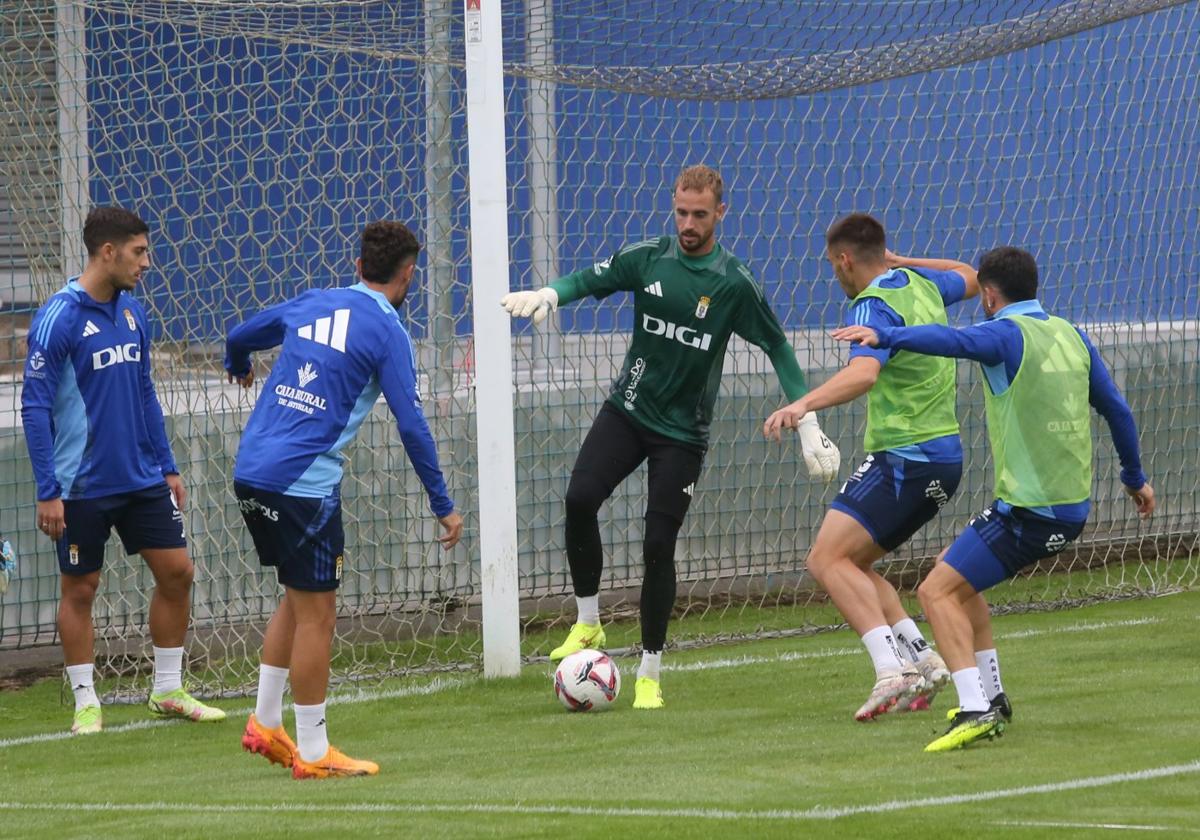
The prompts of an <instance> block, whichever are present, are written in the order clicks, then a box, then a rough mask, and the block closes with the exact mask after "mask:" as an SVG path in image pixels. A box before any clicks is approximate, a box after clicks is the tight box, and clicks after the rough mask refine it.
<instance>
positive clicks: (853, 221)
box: [825, 213, 887, 259]
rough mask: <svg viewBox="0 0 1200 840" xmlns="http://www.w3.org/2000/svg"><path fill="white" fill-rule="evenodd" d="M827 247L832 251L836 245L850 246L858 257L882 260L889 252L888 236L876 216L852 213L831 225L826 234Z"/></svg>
mask: <svg viewBox="0 0 1200 840" xmlns="http://www.w3.org/2000/svg"><path fill="white" fill-rule="evenodd" d="M825 245H826V246H828V247H829V249H830V250H832V249H833V247H834V246H835V245H843V246H848V247H849V248H850V249H851V250H852V251H854V253H855V255H856V256H858V257H865V258H868V259H882V258H883V253H884V251H886V250H887V234H885V233H884V231H883V225H882V224H881V223H880V222H879V220H878V219H876V218H875V217H874V216H870V215H868V214H866V213H851V214H850V215H849V216H845V217H843V218H841V219H838V220H837V221H836V222H834V223H833V224H832V225H830V227H829V230H828V231H826V232H825Z"/></svg>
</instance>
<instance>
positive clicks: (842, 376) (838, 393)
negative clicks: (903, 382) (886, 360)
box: [763, 356, 882, 440]
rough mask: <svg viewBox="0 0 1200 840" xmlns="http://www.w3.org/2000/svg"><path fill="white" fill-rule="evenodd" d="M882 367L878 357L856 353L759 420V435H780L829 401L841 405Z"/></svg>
mask: <svg viewBox="0 0 1200 840" xmlns="http://www.w3.org/2000/svg"><path fill="white" fill-rule="evenodd" d="M880 370H882V367H881V366H880V364H879V361H878V360H876V359H873V358H871V357H869V356H856V357H855V358H853V359H851V360H850V361H849V362H848V363H847V364H846V366H845V367H844V368H842V369H841V370H839V371H838V372H837V373H835V374H834V375H833V376H831V377H830V378H829V380H828V381H827V382H825V383H823V384H821V385H818V386H817V387H816V388H814V389H813V390H811V391H809V392H808V393H807V394H805V395H804V396H803V397H801V398H800V399H798V400H796V401H795V402H793V403H791V404H790V405H786V406H784V407H783V408H781V409H779V410H778V411H776V412H775V413H774V414H772V415H771V416H770V417H768V418H767V422H766V423H764V424H763V436H764V437H773V438H775V440H781V439H782V430H783V429H795V428H796V427H797V426H799V424H800V419H801V418H802V417H804V415H805V414H807V413H808V412H810V411H819V410H820V409H822V408H828V407H829V406H831V405H841V404H842V403H848V402H851V401H852V400H856V399H858V398H859V397H861V396H862V395H863V394H865V393H867V391H870V390H871V387H872V386H873V385H874V384H875V380H876V379H878V378H879V371H880Z"/></svg>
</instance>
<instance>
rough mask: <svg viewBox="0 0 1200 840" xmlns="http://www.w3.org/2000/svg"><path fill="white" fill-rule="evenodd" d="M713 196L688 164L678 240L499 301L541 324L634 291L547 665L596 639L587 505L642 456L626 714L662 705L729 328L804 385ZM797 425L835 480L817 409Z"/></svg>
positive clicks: (578, 492)
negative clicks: (683, 544)
mask: <svg viewBox="0 0 1200 840" xmlns="http://www.w3.org/2000/svg"><path fill="white" fill-rule="evenodd" d="M722 194H723V184H722V181H721V176H720V175H719V174H717V172H715V171H714V170H712V169H711V168H709V167H707V166H692V167H689V168H688V169H685V170H684V171H683V173H682V174H681V175H680V176H679V178H678V179H677V180H676V181H675V186H674V213H675V227H676V229H677V232H678V235H677V236H674V237H672V236H662V237H657V238H655V239H648V240H646V241H645V242H639V243H637V244H633V245H628V246H626V247H624V248H622V249H621V250H620V251H618V252H617V253H616V254H615V255H614V256H613V257H612V258H611V259H608V260H605V261H604V262H600V263H596V264H595V265H594V266H591V267H589V268H586V269H584V270H582V271H577V272H575V273H574V274H569V275H567V276H566V277H562V278H560V279H558V280H556V281H554V282H553V283H552V284H551V285H549V286H547V287H545V288H543V289H539V290H537V291H527V292H513V293H511V294H508V295H505V296H504V299H503V300H502V301H501V305H503V306H504V308H505V309H506V310H508V312H509V313H510V314H511V315H512V316H513V317H515V318H527V317H532V318H533V320H534V323H538V322H540V321H541V320H542V319H544V318H545V317H546V315H548V314H549V313H550V312H552V311H554V310H555V309H556V308H557V307H558V305H559V304H563V303H569V302H571V301H574V300H579V299H580V298H583V297H586V296H587V295H592V296H594V297H596V298H604V297H607V296H608V295H610V294H612V293H613V292H618V291H626V292H632V293H633V303H634V328H633V329H634V331H633V340H632V342H631V343H630V345H629V352H628V353H627V354H626V356H625V362H624V365H623V366H622V368H621V374H620V376H619V377H618V378H617V380H616V382H615V383H614V384H613V387H612V392H611V393H610V394H609V397H608V399H607V401H605V403H604V405H603V406H602V407H601V408H600V411H599V413H598V414H597V415H596V419H595V422H594V423H593V424H592V428H591V430H590V431H589V432H588V434H587V437H586V439H585V440H584V442H583V447H582V448H581V449H580V451H579V456H578V458H577V459H576V461H575V467H574V469H573V470H572V471H571V481H570V484H569V486H568V488H567V497H566V543H567V561H568V563H569V564H570V567H571V580H572V583H573V584H574V589H575V601H576V605H577V607H578V617H577V620H576V623H575V625H574V626H573V627H572V628H571V632H570V635H568V636H567V639H566V641H565V642H564V643H563V644H562V645H560V646H559V647H557V648H555V649H554V650H553V651H552V652H551V653H550V659H551V660H553V661H557V660H560V659H562V658H564V657H566V656H568V655H569V654H572V653H575V652H576V651H579V650H582V649H584V648H598V647H601V646H603V644H604V642H605V637H604V630H603V628H602V626H601V624H600V608H599V603H598V592H599V590H600V572H601V568H602V566H603V552H602V547H601V543H600V525H599V521H598V519H597V512H598V511H599V509H600V506H601V505H602V504H603V503H604V502H605V500H606V499H608V497H609V496H611V495H612V493H613V490H615V489H616V487H617V485H618V484H620V483H621V482H622V481H623V480H624V479H625V478H626V476H628V475H629V474H630V473H632V472H633V471H634V470H635V469H637V467H638V466H639V465H640V464H641V463H642V462H643V461H648V462H649V475H648V478H649V482H648V491H647V495H648V499H647V505H646V527H645V537H644V541H643V544H642V554H643V559H644V562H645V576H644V578H643V582H642V597H641V622H642V650H643V653H642V664H641V667H640V668H639V669H638V679H637V682H636V684H635V697H634V703H633V705H634V708H636V709H657V708H661V707H662V705H663V700H662V690H661V687H660V682H659V672H660V664H661V660H662V650H663V646H664V644H665V642H666V637H667V622H668V620H669V619H670V616H671V609H672V607H673V606H674V603H675V539H676V537H677V535H678V534H679V529H680V526H681V525H682V524H683V518H684V515H685V514H686V513H687V509H688V506H689V505H690V504H691V501H692V495H693V493H694V492H695V488H696V480H697V479H698V478H699V477H700V467H701V464H702V463H703V461H704V453H705V450H706V449H707V447H708V434H709V425H710V423H711V421H712V411H713V403H714V402H715V401H716V398H717V390H718V388H719V386H720V382H721V369H722V365H723V363H724V357H725V346H726V344H727V343H728V341H729V337H730V336H731V335H733V334H734V333H737V334H738V335H739V336H741V337H742V338H744V339H745V340H746V341H748V342H750V343H752V344H756V345H758V346H759V347H760V348H762V350H763V351H764V352H765V353H766V354H767V356H768V358H769V359H770V360H771V364H772V365H773V366H774V368H775V372H776V375H777V376H778V377H779V382H780V384H781V385H782V387H783V391H784V393H785V394H786V395H787V398H788V399H789V400H795V399H798V398H799V397H801V396H802V395H803V394H804V393H805V390H806V389H805V385H804V375H803V374H802V373H801V372H800V367H799V365H798V364H797V363H796V355H795V352H794V351H793V350H792V347H791V345H790V344H789V343H788V340H787V337H786V336H785V335H784V332H783V328H782V327H781V326H780V324H779V320H778V319H777V318H776V317H775V315H774V313H773V312H772V311H771V308H770V306H769V305H768V304H767V301H766V300H765V298H764V297H763V293H762V290H761V289H759V287H758V285H757V283H755V281H754V277H753V275H751V273H750V270H749V269H748V268H746V266H745V265H744V264H742V262H741V261H739V260H738V259H737V258H736V257H735V256H733V254H731V253H729V251H727V250H726V249H724V248H723V247H721V246H720V245H719V244H718V243H717V240H716V229H717V225H718V224H719V223H720V221H721V219H722V217H723V216H724V215H725V210H726V207H725V204H724V203H723V202H722ZM799 432H800V445H801V451H802V453H803V456H804V461H805V465H806V466H807V467H808V470H809V473H810V474H811V475H813V476H815V477H818V478H821V479H823V480H826V481H831V480H832V479H833V478H835V477H836V475H837V468H838V461H839V459H840V455H839V452H838V449H837V447H836V446H834V445H833V444H832V443H831V442H830V441H829V439H828V438H826V437H825V435H824V434H822V432H821V429H820V427H819V426H818V425H817V418H816V416H815V415H814V414H811V413H810V414H808V415H807V416H806V417H804V418H802V419H801V420H800V421H799Z"/></svg>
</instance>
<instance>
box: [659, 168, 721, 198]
mask: <svg viewBox="0 0 1200 840" xmlns="http://www.w3.org/2000/svg"><path fill="white" fill-rule="evenodd" d="M675 190H696V191H697V192H704V190H710V191H712V194H713V195H714V196H716V197H717V204H720V203H721V197H722V195H723V194H724V193H725V182H724V181H722V180H721V176H720V175H719V174H718V173H717V170H715V169H713V168H712V167H711V166H705V165H704V164H702V163H698V164H696V165H695V166H689V167H688V168H687V169H685V170H683V172H681V173H679V177H678V178H676V179H675V187H674V190H672V192H674V191H675Z"/></svg>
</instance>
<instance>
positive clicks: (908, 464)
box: [830, 452, 962, 551]
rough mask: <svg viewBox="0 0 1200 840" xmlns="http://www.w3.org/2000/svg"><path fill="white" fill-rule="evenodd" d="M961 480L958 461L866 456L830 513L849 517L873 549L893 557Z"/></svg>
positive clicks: (943, 502)
mask: <svg viewBox="0 0 1200 840" xmlns="http://www.w3.org/2000/svg"><path fill="white" fill-rule="evenodd" d="M961 478H962V462H961V461H957V462H955V463H953V464H934V463H930V462H929V461H913V460H910V459H908V458H901V457H900V456H899V455H892V454H891V453H888V452H872V453H871V454H870V455H868V456H867V459H866V460H865V461H863V462H862V464H861V465H860V466H859V468H858V469H857V470H855V471H854V474H853V475H852V476H850V478H849V479H847V480H846V483H845V484H843V485H842V489H841V491H840V492H838V494H837V497H836V498H835V499H834V500H833V502H832V504H831V505H830V507H832V508H833V509H834V510H840V511H841V512H842V513H844V514H846V515H847V516H853V517H854V518H855V519H856V520H858V523H859V524H860V525H862V526H863V527H864V528H866V529H867V532H868V533H869V534H870V535H871V538H872V539H873V540H875V542H876V543H878V544H879V545H880V546H882V547H883V548H885V549H886V550H888V551H894V550H896V549H897V548H899V547H900V546H902V545H903V544H904V543H905V542H906V541H907V540H908V538H909V537H911V536H912V535H913V534H915V533H917V531H919V530H921V528H922V527H924V525H925V523H926V522H928V521H929V520H931V519H933V517H934V516H936V515H937V512H938V510H939V509H940V508H941V507H942V505H944V504H946V502H948V501H950V497H951V496H953V495H954V491H956V490H957V489H958V482H959V480H960V479H961Z"/></svg>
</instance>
